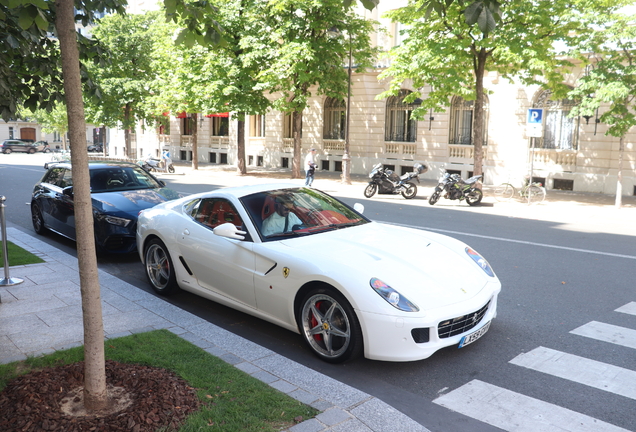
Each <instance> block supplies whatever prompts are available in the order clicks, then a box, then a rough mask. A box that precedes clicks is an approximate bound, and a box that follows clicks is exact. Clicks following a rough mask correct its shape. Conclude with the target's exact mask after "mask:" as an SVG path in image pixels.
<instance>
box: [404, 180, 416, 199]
mask: <svg viewBox="0 0 636 432" xmlns="http://www.w3.org/2000/svg"><path fill="white" fill-rule="evenodd" d="M415 195H417V186H415V185H414V184H413V183H407V185H406V187H405V189H403V190H402V196H403V197H404V198H406V199H412V198H415Z"/></svg>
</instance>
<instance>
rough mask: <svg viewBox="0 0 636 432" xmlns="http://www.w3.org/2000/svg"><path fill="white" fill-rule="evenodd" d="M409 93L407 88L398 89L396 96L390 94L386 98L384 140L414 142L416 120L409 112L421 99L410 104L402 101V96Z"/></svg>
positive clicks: (417, 106)
mask: <svg viewBox="0 0 636 432" xmlns="http://www.w3.org/2000/svg"><path fill="white" fill-rule="evenodd" d="M409 93H411V91H409V90H400V93H398V95H397V96H391V97H389V98H388V99H387V100H386V121H385V123H384V140H385V141H404V142H415V138H416V137H417V121H415V120H414V119H412V118H411V113H412V112H413V110H414V109H416V108H419V106H420V105H421V102H422V101H421V100H420V99H417V100H415V101H414V102H412V103H410V104H406V103H404V98H405V97H406V96H407V95H408V94H409Z"/></svg>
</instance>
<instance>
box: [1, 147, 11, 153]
mask: <svg viewBox="0 0 636 432" xmlns="http://www.w3.org/2000/svg"><path fill="white" fill-rule="evenodd" d="M3 153H4V154H9V153H11V149H10V148H6V149H4V152H3Z"/></svg>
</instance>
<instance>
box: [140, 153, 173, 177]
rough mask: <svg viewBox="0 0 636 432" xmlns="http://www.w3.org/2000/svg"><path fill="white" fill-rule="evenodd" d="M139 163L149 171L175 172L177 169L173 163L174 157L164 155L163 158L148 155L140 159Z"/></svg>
mask: <svg viewBox="0 0 636 432" xmlns="http://www.w3.org/2000/svg"><path fill="white" fill-rule="evenodd" d="M137 164H138V165H139V166H141V167H142V168H143V169H145V170H146V171H148V172H157V171H162V172H165V171H168V172H169V173H174V171H175V169H174V166H173V165H172V159H170V157H167V156H164V157H163V158H162V159H157V158H153V157H151V156H148V157H146V159H144V160H141V161H138V162H137Z"/></svg>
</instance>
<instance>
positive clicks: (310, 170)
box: [305, 148, 317, 187]
mask: <svg viewBox="0 0 636 432" xmlns="http://www.w3.org/2000/svg"><path fill="white" fill-rule="evenodd" d="M316 166H317V165H316V149H315V148H312V149H311V150H309V153H307V156H305V186H308V187H311V185H312V183H313V182H314V173H315V172H316Z"/></svg>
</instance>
